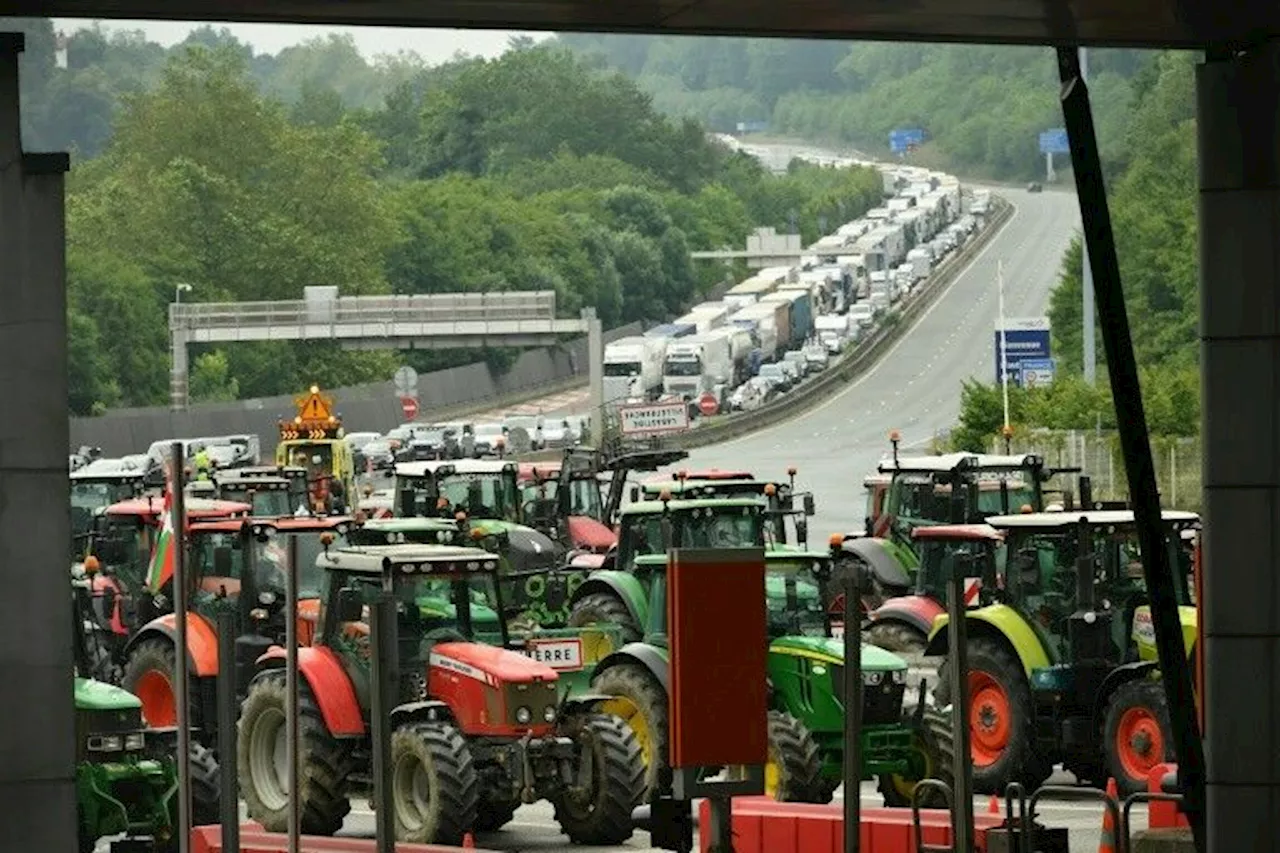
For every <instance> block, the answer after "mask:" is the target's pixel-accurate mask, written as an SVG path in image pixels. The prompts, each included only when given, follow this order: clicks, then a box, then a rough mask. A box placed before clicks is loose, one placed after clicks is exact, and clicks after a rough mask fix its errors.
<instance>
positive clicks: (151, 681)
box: [120, 637, 200, 729]
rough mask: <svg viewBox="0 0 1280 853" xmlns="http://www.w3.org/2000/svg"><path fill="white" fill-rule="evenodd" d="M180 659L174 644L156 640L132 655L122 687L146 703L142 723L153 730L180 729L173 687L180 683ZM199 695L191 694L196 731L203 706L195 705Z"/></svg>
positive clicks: (189, 705) (190, 711)
mask: <svg viewBox="0 0 1280 853" xmlns="http://www.w3.org/2000/svg"><path fill="white" fill-rule="evenodd" d="M177 671H178V659H177V655H176V654H175V652H174V648H173V642H172V641H171V640H169V639H167V638H160V637H155V638H152V639H149V640H143V641H142V642H141V643H138V645H136V646H134V648H133V651H132V652H130V653H129V660H128V661H126V662H125V665H124V675H123V676H121V679H120V686H121V687H123V688H124V689H125V690H128V691H129V692H130V693H132V694H133V695H134V696H137V697H138V700H139V701H140V702H142V719H143V720H144V721H145V722H146V724H147V725H148V726H150V727H151V728H153V729H168V728H173V727H174V726H176V725H178V697H177V694H175V693H174V690H173V683H174V682H175V681H177V676H176V674H177ZM194 693H195V691H191V693H189V694H188V696H190V700H189V701H188V702H187V710H188V714H189V716H190V723H191V726H192V727H193V728H199V726H200V719H199V707H198V705H199V703H197V702H195V701H193V700H194V699H195V696H194Z"/></svg>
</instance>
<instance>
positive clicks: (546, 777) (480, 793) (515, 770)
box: [237, 544, 645, 845]
mask: <svg viewBox="0 0 1280 853" xmlns="http://www.w3.org/2000/svg"><path fill="white" fill-rule="evenodd" d="M319 563H320V565H321V566H322V567H323V568H324V569H325V570H326V571H327V573H328V574H329V579H328V583H327V584H325V589H326V590H327V594H326V598H325V602H324V606H323V607H322V608H321V612H322V613H323V619H322V624H321V625H320V630H319V633H318V635H317V637H316V641H315V643H314V644H313V645H312V646H311V647H310V648H303V649H300V650H299V654H298V671H299V676H300V678H299V709H300V710H299V714H300V719H299V738H300V741H299V742H300V747H299V753H300V758H299V760H300V762H301V766H300V768H299V775H300V780H301V787H300V790H299V791H298V792H297V793H296V794H295V795H294V796H296V798H297V800H298V806H299V808H300V812H301V820H302V831H303V832H304V833H309V834H314V835H332V834H333V833H335V832H336V831H337V830H338V829H339V828H340V827H341V826H342V822H343V819H344V818H345V817H346V815H347V813H348V812H349V811H350V808H351V806H350V802H349V800H348V797H349V796H350V795H351V794H352V793H354V792H355V791H356V790H359V789H361V788H365V789H367V788H368V786H369V785H370V779H371V771H372V767H371V765H372V757H371V756H372V754H373V751H374V748H373V744H372V741H371V733H370V726H371V722H370V715H371V710H370V705H371V698H370V691H371V676H372V673H371V667H370V660H371V655H372V654H373V653H374V650H373V649H371V647H370V642H369V638H368V634H369V628H368V626H367V625H366V624H365V622H364V621H363V620H364V618H365V614H366V612H367V609H368V606H369V605H372V604H374V603H375V601H376V600H377V599H378V597H379V596H381V595H384V594H390V595H393V596H394V598H395V600H396V605H397V616H396V644H395V648H394V649H390V650H388V649H378V650H376V651H377V653H378V654H379V655H380V657H379V659H380V660H385V659H387V656H388V655H392V654H394V655H395V656H396V657H395V661H396V669H397V671H398V672H399V676H400V677H399V696H398V699H397V702H398V704H396V705H395V706H394V707H393V708H392V710H391V712H390V720H389V723H390V726H391V734H390V738H391V775H392V781H391V785H392V789H391V791H390V792H389V795H388V796H386V797H385V799H384V801H383V802H382V803H380V804H379V805H380V806H382V807H386V808H392V809H394V810H395V827H396V838H397V840H399V841H405V842H417V843H428V844H454V845H456V844H458V843H460V842H461V841H462V839H463V836H464V835H465V834H466V833H468V832H472V831H491V830H496V829H498V828H500V827H501V826H503V825H504V824H506V823H507V822H509V821H510V820H511V819H512V817H513V815H514V813H515V810H516V808H517V807H518V806H519V805H520V804H521V803H532V802H536V801H537V800H540V799H546V800H550V801H551V803H552V804H553V805H554V806H555V816H556V820H557V821H558V822H559V824H560V828H561V830H562V831H563V832H564V833H565V834H566V835H568V836H569V838H570V840H572V841H573V842H575V843H579V844H595V845H616V844H620V843H622V842H624V841H626V840H627V839H628V838H630V837H631V834H632V817H631V814H632V810H633V809H634V808H635V807H636V806H637V805H639V802H640V799H641V797H642V795H643V788H644V781H643V780H644V772H645V764H644V759H643V757H642V755H641V752H640V747H639V746H638V744H637V742H636V740H635V737H634V736H633V735H632V733H631V730H630V729H629V728H628V727H627V726H626V724H624V723H623V722H622V720H621V719H619V718H618V717H615V716H613V715H610V714H605V713H602V712H601V711H600V706H601V705H602V703H604V702H606V701H608V699H609V697H606V696H597V695H581V696H577V697H574V698H569V695H568V690H567V689H565V685H564V684H562V683H561V682H560V679H559V678H558V675H557V673H556V670H554V669H552V668H551V667H550V666H548V665H546V664H544V663H541V662H539V661H536V660H534V659H533V658H531V657H528V656H526V655H525V654H521V653H518V652H516V651H511V650H510V648H511V646H510V645H509V644H510V638H509V636H508V635H507V626H506V620H505V619H504V618H502V617H501V615H500V614H502V613H503V612H504V607H503V603H502V599H501V592H500V589H499V585H498V584H497V583H496V582H495V580H496V578H495V576H496V574H497V572H498V558H497V557H496V556H495V555H493V554H490V553H489V552H487V551H483V550H480V549H478V548H462V547H455V546H449V545H427V544H412V545H410V544H404V545H378V546H368V547H365V548H349V549H333V550H327V551H326V552H325V554H324V555H323V556H321V557H320V559H319ZM284 663H285V649H283V648H280V647H276V648H272V649H271V650H270V651H269V652H268V653H267V654H265V655H263V656H262V658H261V659H260V664H261V665H262V667H263V669H262V671H261V672H260V674H259V675H258V676H256V677H255V678H254V680H253V682H252V684H251V686H250V688H249V694H248V697H247V698H246V699H245V701H244V704H243V706H242V707H241V712H240V739H239V755H238V756H237V758H238V765H239V768H240V790H241V793H242V796H243V797H244V800H245V803H246V805H247V807H248V813H249V817H250V818H251V819H253V820H256V821H258V822H259V823H261V824H262V825H263V826H264V827H266V828H267V829H268V830H272V831H283V830H284V829H285V827H286V825H287V822H288V819H289V803H290V800H291V796H290V793H289V791H288V774H287V772H286V771H287V767H285V766H283V764H282V762H281V761H280V760H279V756H280V755H281V754H283V752H282V750H283V749H284V743H285V737H286V734H285V729H286V726H285V721H286V713H287V710H286V707H287V706H286V696H285V673H284V671H283V666H284Z"/></svg>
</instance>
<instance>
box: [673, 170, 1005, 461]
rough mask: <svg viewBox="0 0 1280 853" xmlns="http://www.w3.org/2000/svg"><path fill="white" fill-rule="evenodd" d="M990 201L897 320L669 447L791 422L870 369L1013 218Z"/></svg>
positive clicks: (701, 443) (703, 443) (1002, 203)
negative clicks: (775, 392)
mask: <svg viewBox="0 0 1280 853" xmlns="http://www.w3.org/2000/svg"><path fill="white" fill-rule="evenodd" d="M991 199H992V202H993V207H994V208H995V209H994V210H993V215H992V216H991V218H990V219H989V220H988V222H987V226H986V227H985V228H983V229H982V231H980V232H979V233H978V234H977V235H976V236H975V237H974V239H972V240H970V241H969V243H968V244H967V245H965V246H964V248H962V249H961V250H960V251H959V252H957V253H956V254H955V255H954V256H952V257H950V258H948V259H947V260H946V261H944V262H943V263H942V264H940V265H939V266H938V268H937V269H936V270H935V271H934V273H933V274H932V275H931V276H929V279H928V281H927V282H925V284H924V286H923V287H921V288H920V289H919V290H917V291H916V292H915V293H913V294H912V295H910V296H909V297H907V299H906V300H904V301H903V302H902V303H901V307H899V309H898V318H897V321H896V322H894V323H892V324H890V325H882V326H880V327H879V328H878V329H877V330H876V331H875V332H874V333H873V334H872V335H871V337H869V338H866V339H864V340H863V341H862V342H861V343H859V345H858V346H857V347H855V348H854V349H853V350H852V351H850V352H849V353H848V354H847V355H845V356H844V357H843V358H841V359H840V361H838V362H836V363H835V364H833V365H831V366H830V367H828V368H827V369H826V370H824V371H822V373H820V374H818V375H817V376H815V377H814V378H813V379H810V380H808V381H806V382H805V383H804V384H802V385H800V386H799V387H797V388H796V389H795V390H794V391H790V392H788V393H786V394H783V395H782V396H780V397H778V398H777V399H775V400H772V401H770V402H769V403H766V404H765V405H763V406H761V407H760V408H758V409H756V410H755V411H751V412H741V413H735V414H729V415H720V416H716V417H715V418H714V419H712V420H711V421H710V422H709V423H706V424H705V425H703V426H699V427H696V428H694V429H691V430H689V431H688V432H685V433H680V434H678V435H674V436H670V437H669V438H668V439H667V443H668V444H670V445H672V446H674V447H680V448H685V449H692V448H695V447H706V446H707V445H709V444H715V443H717V442H721V441H726V440H730V439H734V438H737V437H738V436H741V435H746V434H747V433H750V432H755V431H757V430H760V429H764V428H766V427H770V426H773V425H774V424H777V423H781V422H782V421H786V420H790V419H792V418H794V417H796V416H798V415H800V414H803V413H804V412H807V411H808V410H809V409H811V408H813V407H814V406H815V405H816V404H817V403H819V402H821V401H822V400H823V399H826V398H827V397H828V396H829V395H831V394H833V393H838V391H839V389H840V388H841V387H842V386H844V385H846V384H848V383H849V382H852V381H853V380H854V379H857V378H858V377H859V376H861V375H862V374H863V373H865V372H866V371H867V370H869V369H870V368H871V367H872V366H873V365H874V364H875V363H876V361H877V360H879V358H880V356H881V355H883V354H884V353H885V352H886V351H887V350H888V348H889V347H890V346H892V345H893V344H894V343H896V342H897V341H898V340H900V339H901V338H902V336H903V335H904V334H906V333H907V332H908V331H910V329H911V328H912V326H914V325H915V321H916V320H917V319H918V318H919V316H920V314H922V313H923V312H924V311H925V309H926V308H928V307H929V306H930V305H931V304H933V301H934V299H935V297H937V296H938V295H939V294H941V293H942V291H944V290H945V289H946V288H947V286H948V285H950V284H951V282H952V281H953V280H955V278H956V276H957V275H959V274H960V272H961V271H963V270H964V269H965V267H967V266H968V264H969V262H970V261H972V260H973V259H974V258H975V257H977V255H978V253H979V252H981V251H982V249H983V248H984V247H985V246H986V245H987V244H988V243H990V242H991V240H992V238H994V237H995V236H996V235H997V234H998V233H1000V231H1001V229H1003V228H1004V226H1005V224H1006V223H1007V222H1008V221H1009V220H1010V219H1011V218H1012V216H1013V211H1014V209H1015V208H1014V206H1013V205H1012V204H1010V203H1009V202H1008V201H1007V200H1006V199H1004V198H1001V197H1000V196H997V195H994V194H993V195H992V196H991Z"/></svg>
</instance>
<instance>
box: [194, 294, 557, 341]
mask: <svg viewBox="0 0 1280 853" xmlns="http://www.w3.org/2000/svg"><path fill="white" fill-rule="evenodd" d="M555 319H556V295H555V291H551V290H545V291H518V292H512V293H439V294H419V295H412V296H339V297H337V298H334V299H329V300H315V301H308V300H305V299H287V300H279V301H274V302H192V303H175V304H171V305H170V306H169V328H170V329H174V330H178V329H184V330H191V331H194V330H198V329H212V328H243V327H262V326H308V325H325V326H329V325H366V324H406V323H440V324H457V323H494V322H529V321H532V322H535V323H538V324H540V325H545V324H546V323H547V321H554V320H555ZM568 322H572V323H577V322H578V321H577V320H571V321H568Z"/></svg>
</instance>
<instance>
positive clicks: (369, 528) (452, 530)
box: [347, 517, 463, 547]
mask: <svg viewBox="0 0 1280 853" xmlns="http://www.w3.org/2000/svg"><path fill="white" fill-rule="evenodd" d="M459 533H460V531H459V527H458V522H457V521H456V520H455V519H452V518H423V517H419V518H373V519H369V520H367V521H365V522H364V523H363V524H361V525H358V526H356V527H353V528H352V529H351V531H350V532H349V533H348V534H347V541H348V542H350V543H351V545H352V546H356V547H367V546H370V545H458V544H463V543H460V542H459V541H458V539H459Z"/></svg>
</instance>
